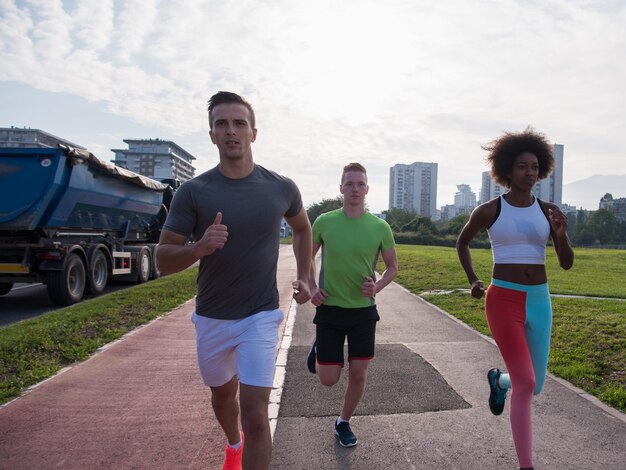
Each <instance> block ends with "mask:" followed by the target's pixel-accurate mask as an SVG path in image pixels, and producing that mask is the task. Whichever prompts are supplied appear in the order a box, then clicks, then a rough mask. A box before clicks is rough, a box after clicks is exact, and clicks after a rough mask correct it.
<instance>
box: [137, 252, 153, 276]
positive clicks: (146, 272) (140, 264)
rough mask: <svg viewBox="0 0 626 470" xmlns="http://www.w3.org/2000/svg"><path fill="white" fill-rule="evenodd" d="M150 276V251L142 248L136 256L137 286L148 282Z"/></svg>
mask: <svg viewBox="0 0 626 470" xmlns="http://www.w3.org/2000/svg"><path fill="white" fill-rule="evenodd" d="M150 274H152V256H150V250H149V249H148V248H146V247H143V248H142V249H141V250H139V254H138V255H137V284H142V283H144V282H148V280H149V279H150Z"/></svg>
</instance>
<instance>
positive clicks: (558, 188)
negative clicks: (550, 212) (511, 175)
mask: <svg viewBox="0 0 626 470" xmlns="http://www.w3.org/2000/svg"><path fill="white" fill-rule="evenodd" d="M533 194H534V195H535V196H537V197H538V198H539V199H541V200H542V201H549V202H553V203H555V204H556V205H558V206H560V205H561V204H562V203H563V145H561V144H554V170H552V173H550V176H548V177H547V178H545V179H543V180H541V181H539V182H538V183H537V184H536V185H535V188H534V189H533Z"/></svg>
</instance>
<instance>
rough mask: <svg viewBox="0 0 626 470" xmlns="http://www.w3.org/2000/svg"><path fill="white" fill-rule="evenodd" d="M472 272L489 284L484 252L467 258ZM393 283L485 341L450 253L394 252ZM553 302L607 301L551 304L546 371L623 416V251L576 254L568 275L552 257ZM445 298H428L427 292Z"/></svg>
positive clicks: (478, 305) (479, 304)
mask: <svg viewBox="0 0 626 470" xmlns="http://www.w3.org/2000/svg"><path fill="white" fill-rule="evenodd" d="M472 257H473V260H474V268H475V270H476V272H477V274H478V275H479V276H480V277H481V279H483V281H485V284H487V283H488V282H489V280H490V279H491V275H490V271H491V266H492V264H491V263H492V261H491V252H490V251H489V250H472ZM398 262H399V265H400V272H399V273H398V276H397V278H396V282H398V283H399V284H402V285H403V286H405V287H406V288H407V289H409V290H410V291H411V292H413V293H414V294H417V295H421V296H422V297H424V298H425V299H426V300H428V301H429V302H431V303H433V304H434V305H437V306H438V307H440V308H442V309H443V310H445V311H447V312H449V313H450V314H451V315H454V316H455V317H457V318H459V319H460V320H462V321H463V322H465V323H467V324H468V325H470V326H471V327H473V328H475V329H476V330H478V331H480V332H481V333H483V334H485V335H490V332H489V328H488V327H487V322H486V319H485V314H484V300H482V299H481V300H476V299H474V298H472V297H471V296H470V295H469V293H467V292H459V291H454V290H455V289H467V288H469V284H468V282H467V278H466V277H465V273H464V271H463V270H462V268H461V266H460V264H459V262H458V259H457V255H456V250H455V249H453V248H443V247H430V246H409V245H401V246H398ZM546 267H547V269H548V278H549V283H550V291H551V292H552V293H553V294H569V295H581V296H597V297H607V298H610V299H597V298H571V297H554V298H553V299H552V304H553V309H554V320H553V330H552V347H551V351H550V362H549V365H548V369H549V370H550V372H552V373H554V374H555V375H557V376H559V377H562V378H564V379H566V380H568V381H569V382H571V383H572V384H574V385H576V386H578V387H580V388H582V389H583V390H585V391H587V392H589V393H591V394H592V395H594V396H596V397H598V398H599V399H600V400H602V401H604V402H605V403H607V404H608V405H610V406H613V407H615V408H617V409H619V410H621V411H626V301H625V300H618V299H626V287H624V284H625V283H626V282H625V281H626V251H620V250H597V249H579V250H576V260H575V263H574V266H573V267H572V269H571V270H569V271H565V270H562V269H560V268H559V267H558V263H557V260H556V256H555V255H554V252H553V251H552V252H550V253H549V254H548V259H547V261H546ZM439 290H447V291H450V290H452V292H449V293H446V294H436V293H432V292H433V291H439Z"/></svg>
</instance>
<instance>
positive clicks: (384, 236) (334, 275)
mask: <svg viewBox="0 0 626 470" xmlns="http://www.w3.org/2000/svg"><path fill="white" fill-rule="evenodd" d="M313 241H314V242H315V243H317V244H320V245H321V246H322V265H321V267H320V279H319V283H318V286H319V287H320V288H321V289H324V290H325V291H326V293H327V294H328V297H327V298H326V301H325V302H324V304H325V305H334V306H337V307H343V308H359V307H368V306H370V305H374V298H371V299H368V298H366V297H363V293H362V291H361V289H362V287H363V283H364V282H365V276H370V277H372V278H374V279H375V276H376V263H377V262H378V257H379V255H380V253H381V252H382V251H387V250H388V249H389V248H393V247H394V246H395V242H394V239H393V233H392V232H391V228H390V227H389V224H388V223H387V222H385V221H384V220H382V219H379V218H378V217H376V216H375V215H372V214H370V213H369V212H366V213H365V214H364V215H362V216H361V217H358V218H350V217H347V216H346V215H345V213H344V212H343V209H337V210H334V211H330V212H327V213H325V214H322V215H320V216H319V217H318V218H317V219H316V220H315V222H314V223H313Z"/></svg>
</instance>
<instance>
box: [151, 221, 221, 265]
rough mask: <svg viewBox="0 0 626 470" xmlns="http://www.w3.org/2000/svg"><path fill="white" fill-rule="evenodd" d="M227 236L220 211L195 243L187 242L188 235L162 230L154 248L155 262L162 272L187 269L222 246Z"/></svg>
mask: <svg viewBox="0 0 626 470" xmlns="http://www.w3.org/2000/svg"><path fill="white" fill-rule="evenodd" d="M227 238H228V230H227V228H226V225H222V213H221V212H218V213H217V215H216V216H215V220H214V221H213V224H211V225H209V228H207V229H206V231H205V232H204V235H203V236H202V238H201V239H200V240H198V241H197V242H196V243H191V244H188V243H187V239H188V237H186V236H185V235H181V234H179V233H176V232H172V231H170V230H162V231H161V236H160V237H159V244H158V246H157V250H156V262H157V267H158V268H159V271H161V272H162V273H163V274H173V273H177V272H180V271H182V270H183V269H187V268H188V267H189V266H191V265H192V264H193V263H195V262H196V261H198V260H199V259H201V258H203V257H205V256H207V255H210V254H211V253H213V252H214V251H215V250H219V249H220V248H224V244H225V243H226V240H227Z"/></svg>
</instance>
